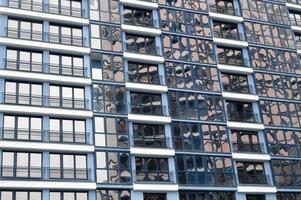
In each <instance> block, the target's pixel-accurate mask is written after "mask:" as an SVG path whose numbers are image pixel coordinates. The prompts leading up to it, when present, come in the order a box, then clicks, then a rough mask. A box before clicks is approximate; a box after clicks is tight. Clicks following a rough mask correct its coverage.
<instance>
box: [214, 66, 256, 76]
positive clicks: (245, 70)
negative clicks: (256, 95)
mask: <svg viewBox="0 0 301 200" xmlns="http://www.w3.org/2000/svg"><path fill="white" fill-rule="evenodd" d="M217 68H218V69H219V70H220V71H223V72H228V73H234V74H252V73H253V72H254V71H253V68H251V67H241V66H235V65H223V64H218V65H217Z"/></svg>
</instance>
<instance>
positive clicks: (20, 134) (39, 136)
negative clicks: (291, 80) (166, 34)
mask: <svg viewBox="0 0 301 200" xmlns="http://www.w3.org/2000/svg"><path fill="white" fill-rule="evenodd" d="M1 130H2V135H1V137H0V138H1V139H2V140H22V141H34V142H52V143H74V144H90V142H89V133H87V132H79V131H74V132H67V131H54V130H42V129H25V128H8V127H4V128H1Z"/></svg>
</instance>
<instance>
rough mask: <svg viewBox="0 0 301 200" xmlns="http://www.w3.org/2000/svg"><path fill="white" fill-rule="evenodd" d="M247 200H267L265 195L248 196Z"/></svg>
mask: <svg viewBox="0 0 301 200" xmlns="http://www.w3.org/2000/svg"><path fill="white" fill-rule="evenodd" d="M246 200H265V195H257V194H256V195H254V194H247V195H246Z"/></svg>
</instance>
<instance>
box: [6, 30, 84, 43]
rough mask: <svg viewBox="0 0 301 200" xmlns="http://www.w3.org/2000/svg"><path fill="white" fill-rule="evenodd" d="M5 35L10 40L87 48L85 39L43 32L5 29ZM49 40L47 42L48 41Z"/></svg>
mask: <svg viewBox="0 0 301 200" xmlns="http://www.w3.org/2000/svg"><path fill="white" fill-rule="evenodd" d="M5 29H6V35H7V37H10V38H18V39H24V40H34V41H41V42H50V43H58V44H64V45H74V46H85V47H87V46H88V43H87V42H86V41H87V38H86V37H78V36H71V35H65V34H54V33H49V32H43V31H32V30H27V29H19V28H12V27H6V28H5ZM48 39H49V41H48Z"/></svg>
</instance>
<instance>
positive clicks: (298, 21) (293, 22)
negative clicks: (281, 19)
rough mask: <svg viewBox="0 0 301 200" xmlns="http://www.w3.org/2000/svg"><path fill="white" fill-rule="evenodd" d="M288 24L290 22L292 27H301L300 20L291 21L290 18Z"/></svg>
mask: <svg viewBox="0 0 301 200" xmlns="http://www.w3.org/2000/svg"><path fill="white" fill-rule="evenodd" d="M290 22H291V25H293V26H301V19H291V18H290Z"/></svg>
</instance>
